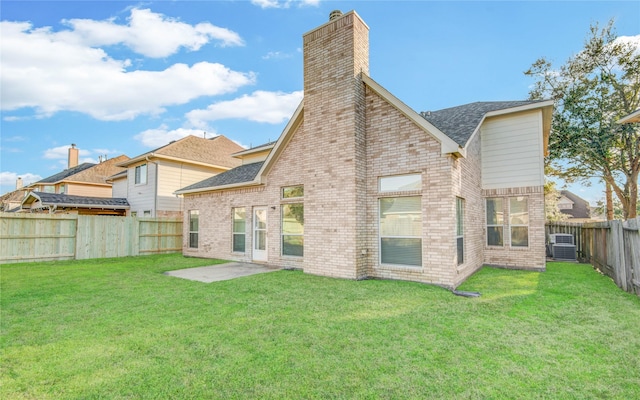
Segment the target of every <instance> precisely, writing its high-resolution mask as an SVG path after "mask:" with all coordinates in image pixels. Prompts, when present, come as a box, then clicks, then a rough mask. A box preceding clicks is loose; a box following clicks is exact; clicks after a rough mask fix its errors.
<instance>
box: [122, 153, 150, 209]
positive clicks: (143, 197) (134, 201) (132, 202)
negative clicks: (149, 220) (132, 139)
mask: <svg viewBox="0 0 640 400" xmlns="http://www.w3.org/2000/svg"><path fill="white" fill-rule="evenodd" d="M145 163H146V162H142V163H139V164H135V165H133V166H130V167H129V169H128V171H127V174H128V175H127V188H128V196H127V201H129V206H131V208H130V212H136V213H138V216H143V213H144V211H151V216H155V215H156V213H155V193H156V191H155V184H156V165H155V164H154V163H152V162H149V163H146V164H147V183H145V184H140V185H136V183H135V182H136V167H137V166H138V165H142V164H145Z"/></svg>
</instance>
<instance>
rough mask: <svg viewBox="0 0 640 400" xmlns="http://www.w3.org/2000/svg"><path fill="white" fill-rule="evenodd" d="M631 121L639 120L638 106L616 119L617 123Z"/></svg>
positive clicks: (628, 122) (639, 110)
mask: <svg viewBox="0 0 640 400" xmlns="http://www.w3.org/2000/svg"><path fill="white" fill-rule="evenodd" d="M633 122H640V108H639V109H637V110H635V111H634V112H632V113H631V114H629V115H627V116H626V117H623V118H620V119H619V120H618V123H619V124H630V123H633Z"/></svg>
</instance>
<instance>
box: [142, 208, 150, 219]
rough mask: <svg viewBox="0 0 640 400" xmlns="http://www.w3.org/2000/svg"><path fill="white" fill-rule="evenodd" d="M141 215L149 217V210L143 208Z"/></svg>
mask: <svg viewBox="0 0 640 400" xmlns="http://www.w3.org/2000/svg"><path fill="white" fill-rule="evenodd" d="M142 215H143V216H144V217H150V216H151V210H144V211H143V212H142Z"/></svg>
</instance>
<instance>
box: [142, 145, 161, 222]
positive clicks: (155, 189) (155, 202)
mask: <svg viewBox="0 0 640 400" xmlns="http://www.w3.org/2000/svg"><path fill="white" fill-rule="evenodd" d="M144 159H145V160H147V163H151V164H155V166H156V178H155V182H154V187H153V217H154V218H157V217H158V163H157V162H155V161H151V160H150V159H149V156H145V158H144Z"/></svg>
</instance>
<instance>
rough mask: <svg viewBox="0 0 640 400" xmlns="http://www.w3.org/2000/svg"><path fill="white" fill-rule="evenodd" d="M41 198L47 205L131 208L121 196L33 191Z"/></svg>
mask: <svg viewBox="0 0 640 400" xmlns="http://www.w3.org/2000/svg"><path fill="white" fill-rule="evenodd" d="M32 193H33V194H35V195H36V196H38V197H39V198H40V202H41V203H42V204H45V205H49V204H52V205H53V204H55V205H62V204H64V205H66V206H78V207H82V206H101V207H106V208H129V202H128V201H127V199H125V198H120V197H89V196H74V195H68V194H58V193H45V192H32Z"/></svg>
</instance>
